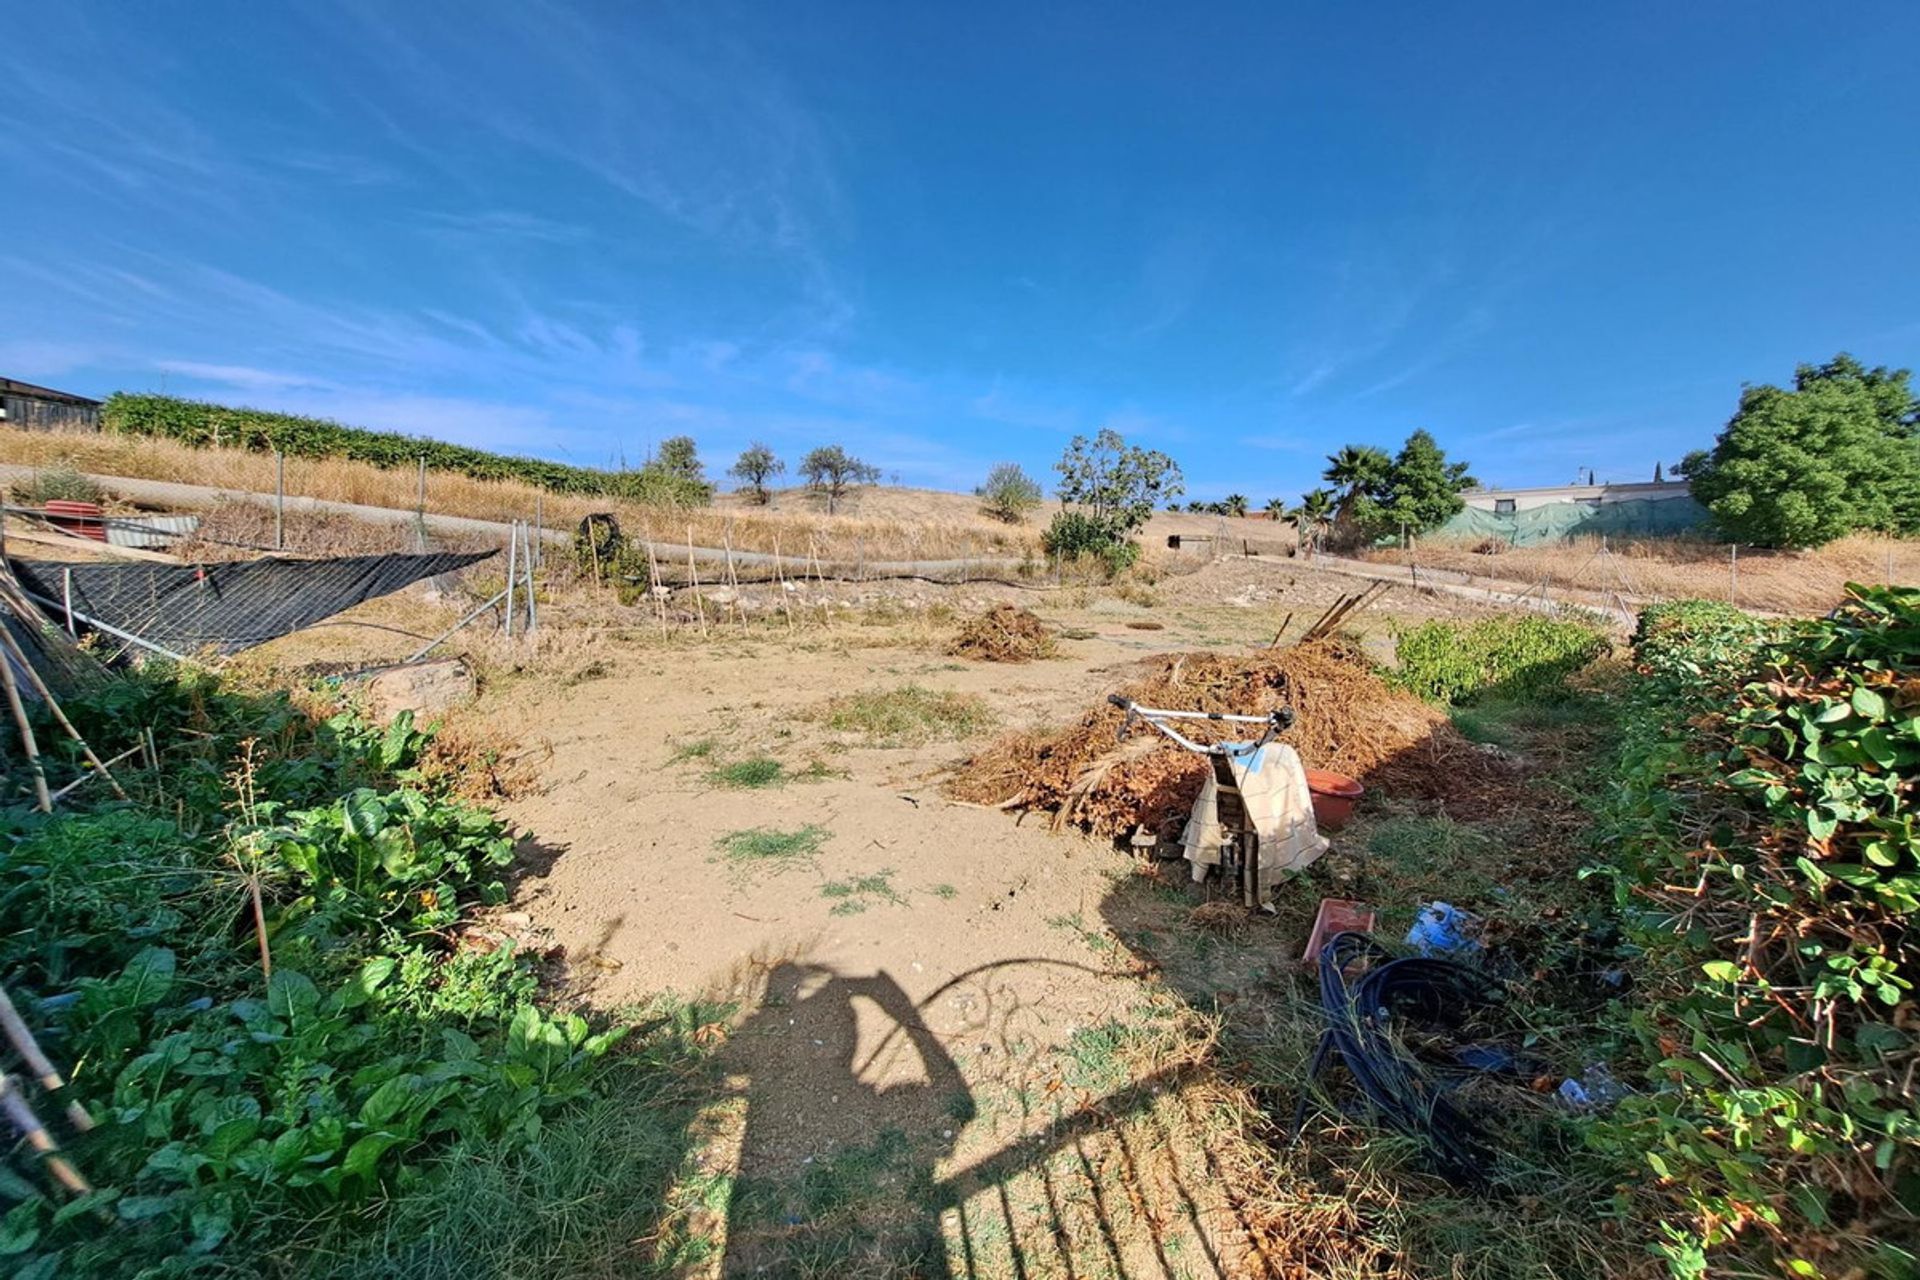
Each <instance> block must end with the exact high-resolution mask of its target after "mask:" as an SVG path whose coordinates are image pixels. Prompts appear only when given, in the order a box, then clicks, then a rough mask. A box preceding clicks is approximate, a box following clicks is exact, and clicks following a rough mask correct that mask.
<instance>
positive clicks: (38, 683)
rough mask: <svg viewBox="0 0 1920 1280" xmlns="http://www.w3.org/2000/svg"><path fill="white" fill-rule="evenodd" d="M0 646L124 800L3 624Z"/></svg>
mask: <svg viewBox="0 0 1920 1280" xmlns="http://www.w3.org/2000/svg"><path fill="white" fill-rule="evenodd" d="M0 648H5V650H6V651H7V652H8V653H10V654H12V655H13V656H14V657H15V658H17V659H19V662H20V669H21V670H23V671H25V672H26V673H27V681H28V683H29V684H31V685H33V687H34V690H35V692H37V693H39V695H40V696H41V697H42V698H43V699H45V700H46V704H47V710H48V711H50V712H52V713H53V722H54V723H55V724H57V725H59V726H60V727H61V728H62V729H63V730H65V731H66V734H67V736H68V737H69V738H72V739H73V740H74V741H75V742H77V743H79V744H80V750H81V752H82V753H83V754H84V755H85V756H86V758H87V763H88V764H90V765H92V766H93V767H94V768H96V769H98V770H99V771H100V772H101V773H102V774H105V775H106V779H107V785H108V786H110V787H112V788H113V794H114V795H116V796H119V797H120V798H121V799H122V800H125V799H126V798H127V793H126V792H125V791H124V790H122V789H121V786H120V784H119V783H118V782H117V781H115V780H114V776H113V774H111V773H109V772H108V771H107V766H106V765H104V764H102V763H100V757H99V756H97V755H95V754H94V753H93V748H92V747H90V746H88V745H87V740H86V739H85V738H83V737H81V736H80V731H79V730H78V729H76V728H74V727H73V721H71V720H69V719H67V713H66V712H65V711H62V710H61V709H60V703H59V702H58V701H57V700H56V699H55V698H54V696H53V690H51V689H49V688H47V682H46V681H44V680H42V679H41V678H40V673H39V672H38V671H35V670H34V669H33V664H32V663H31V662H28V661H27V655H26V654H25V653H23V652H22V651H21V649H20V643H19V641H17V640H15V639H14V638H13V633H12V632H11V631H8V630H7V628H6V626H5V625H4V624H0ZM3 661H5V659H4V658H0V662H3ZM62 794H65V793H64V792H63V793H62Z"/></svg>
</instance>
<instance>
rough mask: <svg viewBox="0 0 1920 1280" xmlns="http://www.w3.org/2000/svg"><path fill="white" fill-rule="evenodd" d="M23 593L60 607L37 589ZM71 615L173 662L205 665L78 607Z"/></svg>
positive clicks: (56, 601) (115, 637)
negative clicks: (106, 621) (89, 614)
mask: <svg viewBox="0 0 1920 1280" xmlns="http://www.w3.org/2000/svg"><path fill="white" fill-rule="evenodd" d="M23 591H24V589H23ZM24 594H25V595H26V597H27V599H29V600H35V601H38V602H39V603H41V604H43V605H46V606H47V608H49V609H57V608H59V607H60V602H59V601H58V600H49V599H47V598H46V597H45V596H43V595H41V594H40V593H39V592H37V591H24ZM73 616H74V617H76V618H78V619H79V620H80V621H82V622H84V623H86V624H87V625H88V626H90V627H92V628H93V629H94V630H95V631H104V632H106V633H107V634H108V635H110V636H112V637H113V638H114V639H116V640H125V641H126V642H127V643H128V644H132V645H138V646H140V647H141V648H142V649H146V650H148V651H149V652H152V653H157V654H159V655H160V656H161V657H163V658H171V659H173V660H174V661H175V662H184V663H186V664H187V665H188V666H190V667H201V668H203V669H204V668H205V667H206V664H205V663H203V662H200V661H198V660H197V659H194V658H189V657H188V656H187V655H186V654H184V653H175V652H174V651H173V650H171V649H169V648H167V647H166V646H165V645H159V644H155V643H154V642H153V641H151V640H149V639H147V638H146V637H145V636H137V635H134V634H133V633H132V632H131V631H122V630H121V629H120V628H118V627H116V626H113V625H111V624H109V623H105V622H102V621H100V619H98V618H90V617H88V616H87V615H86V614H84V613H82V612H80V611H79V610H78V609H75V610H74V611H73Z"/></svg>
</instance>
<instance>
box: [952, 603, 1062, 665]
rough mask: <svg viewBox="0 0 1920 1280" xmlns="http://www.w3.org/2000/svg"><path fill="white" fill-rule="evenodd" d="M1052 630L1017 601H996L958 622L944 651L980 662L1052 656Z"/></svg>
mask: <svg viewBox="0 0 1920 1280" xmlns="http://www.w3.org/2000/svg"><path fill="white" fill-rule="evenodd" d="M1054 648H1055V645H1054V638H1053V632H1051V631H1049V630H1048V629H1047V624H1046V623H1044V622H1042V621H1040V619H1038V618H1036V617H1035V616H1034V615H1033V614H1032V613H1030V612H1028V611H1027V610H1025V609H1022V608H1020V607H1019V606H1018V605H1011V604H999V605H995V606H994V607H993V608H991V609H989V610H987V611H986V612H985V613H983V614H981V615H980V616H979V617H977V618H969V619H968V620H967V621H965V622H963V623H961V624H960V630H959V631H958V632H957V633H956V634H955V635H954V637H953V642H952V643H951V644H949V645H948V646H947V652H948V653H950V654H952V655H954V656H955V657H957V658H973V659H975V660H976V661H980V662H1031V661H1033V660H1034V659H1035V658H1048V657H1052V656H1053V651H1054Z"/></svg>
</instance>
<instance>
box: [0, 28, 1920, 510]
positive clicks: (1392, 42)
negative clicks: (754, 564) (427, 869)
mask: <svg viewBox="0 0 1920 1280" xmlns="http://www.w3.org/2000/svg"><path fill="white" fill-rule="evenodd" d="M6 27H7V39H6V40H5V42H4V44H0V84H4V85H5V92H4V93H0V183H4V187H5V190H4V194H0V299H4V301H3V302H0V374H4V375H7V376H11V377H16V378H23V379H28V380H31V381H43V382H49V383H52V384H54V385H56V386H61V387H64V388H69V389H73V390H77V391H82V392H91V393H105V392H107V391H111V390H115V389H127V390H158V389H165V390H167V391H171V392H175V393H179V394H187V395H194V396H203V397H207V398H212V399H218V400H223V401H227V402H230V403H248V404H256V405H261V406H266V407H273V408H285V409H291V410H296V411H303V412H314V413H321V414H325V415H328V416H332V417H337V418H340V419H342V420H344V421H348V422H353V423H358V424H362V425H367V426H377V427H387V428H394V429H401V430H408V431H414V432H419V433H424V434H430V435H435V436H440V437H443V438H447V439H454V440H460V441H463V442H467V443H471V444H477V445H482V446H487V447H493V448H500V449H506V450H512V451H517V452H525V453H535V454H542V455H546V456H551V457H559V458H566V459H571V460H573V461H576V462H580V463H586V464H599V463H606V462H609V461H613V460H618V459H620V458H622V457H624V458H625V459H627V460H629V461H637V460H638V459H639V458H641V457H643V456H644V455H645V454H646V452H647V450H648V448H649V447H650V445H651V444H652V443H653V442H655V441H657V440H659V439H660V438H662V437H664V436H667V435H672V434H678V433H683V432H684V433H688V434H691V435H693V436H694V437H695V438H696V439H697V440H698V441H699V442H700V445H701V447H702V452H703V454H704V455H705V456H707V457H708V459H709V463H710V465H712V464H714V463H716V462H717V463H718V464H719V466H716V467H714V469H716V470H717V469H719V467H723V466H724V465H725V463H726V462H727V461H729V460H730V459H731V457H732V455H733V454H734V453H736V452H737V451H738V450H739V449H740V448H741V447H742V446H743V445H744V444H745V443H746V442H747V441H748V440H750V439H762V440H765V441H767V442H768V443H769V444H771V445H773V447H774V448H775V450H776V451H777V452H780V453H781V454H783V455H784V456H786V457H788V458H789V459H793V458H797V456H798V455H799V454H800V453H801V452H803V451H804V450H805V449H807V448H809V447H811V446H813V445H816V444H821V443H828V442H840V443H844V444H845V445H846V446H847V447H848V448H849V449H851V450H853V451H854V452H855V453H857V454H859V455H861V456H863V457H865V458H867V459H868V460H870V461H872V462H874V463H876V464H878V465H879V466H881V467H882V468H883V470H884V471H886V472H887V473H890V474H898V475H899V476H900V477H901V478H902V479H903V480H905V481H906V482H908V483H921V484H932V485H937V486H941V487H950V488H970V487H971V486H972V485H974V484H976V483H978V481H979V479H980V478H981V476H982V475H983V474H984V473H985V471H986V469H987V467H988V466H989V465H990V464H992V463H994V462H996V461H1001V460H1008V459H1011V460H1015V461H1019V462H1021V463H1023V464H1025V465H1026V466H1028V467H1029V468H1030V469H1031V470H1033V471H1035V472H1036V473H1045V471H1046V468H1047V467H1048V466H1049V464H1050V463H1051V462H1052V460H1053V459H1054V458H1056V457H1057V456H1058V455H1059V452H1060V449H1061V448H1062V446H1063V445H1064V444H1065V442H1066V440H1067V438H1068V437H1069V436H1070V435H1072V434H1073V433H1075V432H1088V431H1092V430H1095V429H1097V428H1099V427H1102V426H1113V427H1116V428H1118V429H1119V430H1121V431H1122V432H1123V433H1124V434H1125V435H1127V436H1128V437H1129V438H1130V439H1133V440H1137V441H1138V442H1140V443H1144V444H1148V445H1152V446H1154V447H1158V448H1161V449H1165V450H1166V451H1168V452H1169V453H1171V454H1173V455H1174V456H1175V457H1176V458H1177V459H1178V460H1179V461H1180V462H1181V463H1182V465H1183V467H1184V469H1185V471H1186V474H1187V478H1188V489H1189V492H1190V493H1191V494H1192V495H1194V496H1198V497H1209V498H1210V497H1218V496H1221V495H1223V494H1225V493H1227V492H1229V491H1236V490H1237V491H1240V492H1244V493H1247V494H1249V495H1250V496H1252V497H1254V499H1255V500H1256V502H1263V501H1264V500H1265V499H1266V498H1268V497H1272V496H1285V497H1288V498H1292V497H1294V496H1296V495H1297V494H1298V493H1299V492H1300V491H1301V490H1302V489H1304V488H1306V487H1308V486H1309V485H1310V484H1311V483H1313V481H1314V479H1315V477H1316V475H1317V472H1318V470H1319V467H1320V465H1321V463H1320V458H1321V455H1323V454H1325V453H1327V452H1330V451H1331V450H1333V449H1334V448H1337V447H1338V446H1339V445H1341V444H1343V443H1346V442H1349V441H1353V442H1372V443H1379V444H1382V445H1387V446H1393V445H1395V444H1397V442H1398V441H1399V440H1401V439H1402V438H1404V437H1405V435H1406V434H1407V432H1409V431H1411V430H1413V429H1414V428H1417V427H1426V428H1429V429H1431V430H1432V431H1433V432H1434V433H1435V434H1436V435H1437V436H1438V437H1439V438H1440V440H1441V443H1442V444H1443V445H1444V446H1445V447H1446V448H1447V449H1448V450H1449V451H1450V452H1451V453H1452V454H1453V455H1454V456H1456V457H1465V458H1467V459H1468V460H1470V461H1471V462H1472V463H1473V466H1474V470H1475V472H1476V474H1478V475H1479V476H1480V477H1481V478H1482V479H1483V480H1486V481H1489V482H1492V483H1498V484H1544V483H1558V482H1562V481H1565V480H1568V479H1570V478H1571V477H1572V476H1573V474H1574V472H1575V470H1576V468H1579V467H1584V466H1592V467H1596V468H1598V469H1599V471H1600V473H1601V474H1602V476H1613V477H1617V478H1621V479H1640V478H1644V477H1646V476H1648V475H1650V474H1651V471H1652V468H1653V464H1654V463H1655V462H1656V461H1663V462H1675V461H1678V459H1679V458H1680V456H1681V455H1682V454H1683V453H1684V452H1686V451H1687V450H1689V449H1692V448H1697V447H1700V446H1703V445H1705V444H1707V443H1708V442H1709V441H1710V439H1711V437H1712V435H1713V433H1714V431H1715V430H1716V429H1717V428H1718V426H1719V425H1720V424H1721V423H1722V422H1723V421H1724V420H1725V418H1726V416H1727V414H1728V413H1729V412H1730V411H1731V409H1732V406H1733V404H1734V401H1735V398H1736V396H1737V394H1738V388H1739V386H1740V384H1741V383H1743V382H1749V381H1755V382H1757V381H1779V380H1782V379H1785V378H1788V377H1790V376H1791V373H1792V368H1793V365H1794V364H1795V363H1796V362H1798V361H1803V360H1817V359H1824V358H1826V357H1827V356H1830V355H1831V354H1833V353H1834V352H1835V351H1838V350H1841V349H1846V350H1850V351H1852V352H1854V353H1855V354H1856V355H1858V356H1860V357H1861V358H1862V359H1864V360H1866V361H1868V362H1869V363H1887V364H1898V365H1907V364H1911V363H1913V362H1914V356H1915V351H1916V348H1920V251H1917V250H1920V234H1917V233H1920V165H1916V163H1915V158H1916V156H1915V144H1916V141H1920V99H1917V98H1916V96H1915V94H1914V92H1913V65H1914V53H1915V49H1916V45H1917V44H1920V5H1913V4H1900V5H1892V4H1889V5H1874V4H1856V5H1848V6H1843V7H1840V8H1833V7H1829V6H1820V5H1806V4H1773V3H1737V4H1736V3H1701V4H1694V5H1672V4H1645V5H1637V4H1612V3H1609V4H1597V5H1578V6H1575V5H1561V4H1542V3H1538V0H1533V2H1530V3H1522V4H1475V5H1434V4H1411V3H1407V4H1395V3H1376V4H1370V5H1325V4H1321V5H1282V4H1273V3H1262V4H1247V5H1231V4H1208V5H1189V6H1169V5H1145V4H1124V3H1111V2H1109V3H1098V4H1085V5H1069V4H1043V3H1032V2H1029V3H1016V4H996V3H968V4H966V5H945V6H937V5H931V4H899V3H871V4H868V3H837V2H822V3H807V4H773V3H766V4H749V5H736V4H728V3H699V4H677V5H676V4H639V3H613V2H612V0H607V2H605V3H599V4H550V3H543V2H539V0H460V2H459V3H446V2H438V0H409V2H408V3H405V4H397V3H390V2H384V0H383V2H377V3H329V4H318V3H310V4H308V3H275V4H266V5H263V4H258V3H246V4H238V3H224V2H216V0H197V2H196V3H194V4H191V5H174V4H125V3H117V2H116V3H104V2H102V3H94V2H77V0H68V2H65V3H60V4H38V5H29V4H26V3H24V0H18V2H16V3H13V4H10V5H9V6H8V12H7V19H6Z"/></svg>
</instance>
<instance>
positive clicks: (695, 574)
mask: <svg viewBox="0 0 1920 1280" xmlns="http://www.w3.org/2000/svg"><path fill="white" fill-rule="evenodd" d="M687 575H688V576H689V577H691V578H692V579H693V607H694V608H695V609H697V610H698V611H699V613H700V634H701V635H702V636H705V635H706V634H707V602H706V601H705V600H703V599H701V597H700V570H699V569H698V568H697V567H695V565H694V563H693V526H692V525H688V526H687Z"/></svg>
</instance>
